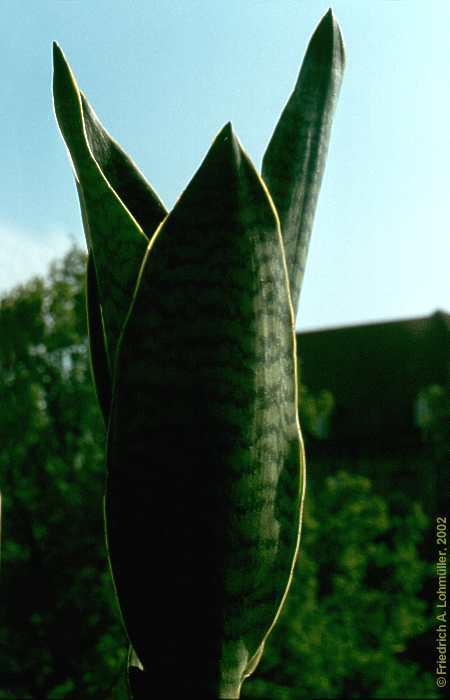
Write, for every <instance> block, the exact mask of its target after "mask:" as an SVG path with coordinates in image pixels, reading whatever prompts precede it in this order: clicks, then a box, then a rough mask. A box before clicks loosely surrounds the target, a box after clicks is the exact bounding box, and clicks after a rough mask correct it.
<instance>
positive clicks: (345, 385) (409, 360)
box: [297, 311, 450, 449]
mask: <svg viewBox="0 0 450 700" xmlns="http://www.w3.org/2000/svg"><path fill="white" fill-rule="evenodd" d="M297 345H298V355H299V367H300V380H301V382H302V384H304V385H305V386H306V387H308V389H309V390H311V391H312V392H318V391H320V390H323V389H327V390H329V391H330V392H331V393H332V395H333V397H334V400H335V411H334V415H333V418H332V421H331V433H330V439H331V440H332V441H333V442H334V443H344V444H345V443H347V444H358V443H359V444H361V443H364V445H365V448H366V449H367V447H370V445H372V446H373V447H379V448H381V449H383V448H387V447H391V446H392V445H398V446H399V447H400V446H401V445H404V444H406V443H409V442H411V441H413V442H414V441H415V442H417V440H418V439H419V438H420V434H419V430H418V428H417V425H416V420H415V407H416V402H417V397H418V394H419V392H420V391H422V390H423V389H424V388H426V387H428V386H430V385H432V384H440V385H442V386H445V385H446V384H447V383H448V380H449V359H450V352H449V350H450V315H449V314H447V313H444V312H442V311H437V312H435V313H434V314H432V315H431V316H429V317H425V318H413V319H408V320H402V321H387V322H384V323H370V324H367V325H359V326H348V327H342V328H333V329H329V330H319V331H310V332H304V333H300V334H298V336H297Z"/></svg>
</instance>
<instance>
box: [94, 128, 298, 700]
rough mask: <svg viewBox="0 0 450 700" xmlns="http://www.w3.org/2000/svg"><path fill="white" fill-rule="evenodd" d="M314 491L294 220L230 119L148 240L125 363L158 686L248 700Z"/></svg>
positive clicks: (116, 541)
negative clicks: (306, 501) (287, 235)
mask: <svg viewBox="0 0 450 700" xmlns="http://www.w3.org/2000/svg"><path fill="white" fill-rule="evenodd" d="M303 492H304V460H303V448H302V441H301V435H300V429H299V424H298V418H297V381H296V348H295V332H294V320H293V311H292V305H291V301H290V295H289V285H288V279H287V270H286V264H285V259H284V254H283V247H282V240H281V233H280V229H279V222H278V219H277V215H276V212H275V209H274V207H273V203H272V202H271V199H270V196H269V195H268V192H267V190H266V188H265V186H264V184H263V183H262V181H261V179H260V177H259V175H258V174H257V172H256V171H255V169H254V167H253V165H252V164H251V162H250V160H249V158H248V156H247V155H246V154H245V153H244V152H243V150H242V148H241V146H240V144H239V142H238V141H237V139H236V137H235V136H234V134H233V131H232V129H231V126H230V125H227V126H226V127H225V128H224V129H223V130H222V132H221V133H220V134H219V136H218V137H217V138H216V140H215V142H214V143H213V145H212V147H211V149H210V151H209V153H208V155H207V157H206V159H205V161H204V162H203V164H202V166H201V167H200V169H199V170H198V172H197V173H196V175H195V176H194V178H193V180H192V181H191V183H190V185H189V186H188V188H187V189H186V191H185V192H184V193H183V195H182V196H181V198H180V199H179V200H178V202H177V204H176V206H175V208H174V210H173V211H172V212H171V214H170V215H169V216H168V217H167V219H166V220H165V221H164V223H163V224H162V226H161V227H160V229H159V231H158V232H157V234H156V235H155V237H154V238H153V240H152V242H151V244H150V246H149V249H148V251H147V254H146V259H145V261H144V263H143V266H142V270H141V273H140V279H139V282H138V286H137V291H136V295H135V298H134V302H133V304H132V307H131V310H130V313H129V316H128V319H127V321H126V323H125V326H124V332H123V335H122V338H121V343H120V347H119V353H118V359H117V368H116V375H115V390H114V396H113V406H112V415H111V423H110V428H109V436H108V477H107V490H106V503H105V512H106V523H107V539H108V550H109V554H110V562H111V567H112V571H113V575H114V580H115V585H116V590H117V594H118V599H119V602H120V606H121V610H122V614H123V618H124V621H125V624H126V627H127V631H128V634H129V637H130V640H131V642H132V644H133V647H134V648H135V650H136V652H137V654H138V656H139V658H140V659H141V661H142V663H143V665H144V668H145V669H146V671H148V677H149V682H150V683H151V679H152V678H162V677H166V678H170V687H171V691H173V692H174V693H175V694H177V691H178V692H179V693H180V694H181V693H189V691H192V692H193V693H194V694H195V695H197V696H202V693H213V694H215V696H216V697H222V698H229V697H238V695H239V689H240V686H241V684H242V681H243V679H244V677H245V676H246V675H247V674H248V673H249V672H250V671H251V670H252V667H254V666H255V665H256V662H257V658H258V654H259V652H260V650H261V646H262V644H263V642H264V640H265V638H266V636H267V634H268V633H269V631H270V629H271V627H272V626H273V624H274V621H275V619H276V616H277V614H278V611H279V609H280V607H281V605H282V602H283V599H284V596H285V594H286V591H287V588H288V585H289V582H290V577H291V574H292V567H293V563H294V560H295V557H296V553H297V548H298V542H299V531H300V522H301V507H302V502H303ZM193 635H195V639H196V640H197V641H196V642H194V641H193Z"/></svg>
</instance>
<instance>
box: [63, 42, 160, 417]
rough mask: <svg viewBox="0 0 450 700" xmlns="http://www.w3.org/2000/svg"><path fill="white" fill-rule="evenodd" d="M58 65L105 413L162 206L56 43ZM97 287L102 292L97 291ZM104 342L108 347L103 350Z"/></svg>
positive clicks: (93, 350)
mask: <svg viewBox="0 0 450 700" xmlns="http://www.w3.org/2000/svg"><path fill="white" fill-rule="evenodd" d="M53 60H54V76H53V96H54V106H55V113H56V117H57V120H58V125H59V127H60V129H61V133H62V135H63V138H64V140H65V142H66V145H67V148H68V150H69V153H70V156H71V160H72V164H73V167H74V171H75V176H76V180H77V188H78V193H79V197H80V204H81V209H82V216H83V224H84V229H85V233H86V238H87V243H88V250H89V255H92V257H93V264H94V268H95V275H94V274H93V271H92V270H91V274H90V279H89V284H90V294H89V299H88V304H91V303H94V301H93V300H95V303H99V304H100V307H101V309H100V310H98V309H97V310H95V309H94V310H92V309H91V310H89V311H88V313H89V315H90V318H91V322H90V331H91V334H93V339H92V340H91V357H92V365H93V369H94V374H95V383H96V385H98V384H99V382H101V383H103V386H101V387H99V386H97V393H98V395H99V397H100V396H102V397H103V399H102V400H101V403H102V408H103V411H105V409H106V406H107V404H108V401H107V394H108V390H107V387H105V384H104V378H105V377H106V376H110V368H111V367H112V366H113V364H114V358H115V353H116V348H117V343H118V339H119V335H120V332H121V330H122V325H123V322H124V320H125V317H126V314H127V312H128V309H129V306H130V302H131V299H132V296H133V292H134V288H135V284H136V280H137V276H138V272H139V268H140V265H141V263H142V260H143V257H144V253H145V250H146V247H147V244H148V238H149V237H150V236H151V235H152V234H153V233H154V231H155V229H156V227H157V225H158V224H159V222H160V221H161V219H162V218H163V217H164V215H165V209H164V207H163V205H162V204H161V203H160V201H159V200H158V198H157V196H156V195H155V193H154V192H153V190H152V189H151V187H150V186H149V185H148V184H147V183H146V182H145V180H144V178H143V176H142V175H141V173H140V172H139V171H138V170H137V168H136V166H135V165H134V164H133V163H132V161H131V160H130V158H129V157H128V156H127V155H126V154H125V153H124V152H123V151H122V149H121V148H120V147H119V146H118V144H116V143H115V141H114V140H113V139H111V137H110V136H109V135H108V134H107V132H106V131H105V129H104V128H103V127H102V126H101V125H100V122H99V121H98V119H97V117H96V116H95V114H94V112H93V110H92V108H91V107H90V106H89V104H88V102H87V100H86V98H85V97H84V96H81V94H80V91H79V89H78V86H77V83H76V81H75V78H74V76H73V74H72V72H71V70H70V67H69V65H68V63H67V61H66V59H65V57H64V54H63V53H62V51H61V49H60V48H59V46H58V45H57V44H54V46H53ZM136 217H138V218H136ZM143 227H144V228H145V230H146V232H147V234H145V233H144V230H143ZM96 285H97V286H98V289H94V287H95V286H96ZM100 318H102V319H103V324H104V328H103V329H100V328H97V329H94V328H93V324H95V323H97V321H98V319H100ZM103 331H104V332H103ZM101 337H103V338H104V342H105V348H104V351H103V350H101V345H100V338H101ZM95 355H96V357H95ZM105 359H106V360H107V364H108V367H106V368H105V366H104V363H105ZM96 368H98V370H97V371H96ZM109 393H110V392H109Z"/></svg>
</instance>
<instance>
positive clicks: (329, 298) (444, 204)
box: [0, 0, 450, 330]
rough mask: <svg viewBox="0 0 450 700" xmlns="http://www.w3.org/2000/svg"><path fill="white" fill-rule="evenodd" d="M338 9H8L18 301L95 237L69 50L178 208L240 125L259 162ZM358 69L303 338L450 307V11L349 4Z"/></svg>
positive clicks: (4, 150)
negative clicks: (57, 262)
mask: <svg viewBox="0 0 450 700" xmlns="http://www.w3.org/2000/svg"><path fill="white" fill-rule="evenodd" d="M329 6H330V3H329V2H325V1H324V2H322V0H167V2H166V1H164V0H133V1H131V0H127V1H125V0H114V2H111V0H96V1H95V2H90V1H88V0H39V2H37V1H36V2H34V1H31V0H30V1H28V0H27V1H26V0H0V10H1V16H2V17H3V18H5V17H7V21H3V22H2V23H1V26H0V66H1V68H0V70H1V72H2V88H3V89H2V97H3V98H2V101H1V107H0V110H1V125H2V129H1V133H0V148H1V154H2V155H1V158H0V180H1V183H2V186H1V188H0V241H1V245H0V291H1V292H3V291H5V290H8V289H9V288H11V287H12V286H13V285H14V284H16V283H18V282H21V281H25V280H26V279H28V278H29V277H30V276H31V275H32V274H35V273H43V272H45V270H46V268H47V265H48V262H49V261H50V260H51V259H52V258H55V257H58V256H60V255H61V254H62V253H63V252H64V251H65V250H66V249H67V248H68V246H69V245H70V243H71V241H74V240H75V241H77V242H78V243H80V244H84V243H83V241H84V237H83V232H82V225H81V217H80V214H79V208H78V200H77V196H76V189H75V184H74V181H73V176H72V172H71V168H70V165H69V161H68V158H67V155H66V151H65V148H64V145H63V143H62V140H61V137H60V135H59V132H58V130H57V127H56V123H55V119H54V115H53V111H52V104H51V77H52V65H51V44H52V41H53V40H57V41H58V43H59V44H60V45H61V47H62V48H63V50H64V52H65V54H66V56H67V58H68V60H69V61H70V63H71V65H72V68H73V70H74V72H75V75H76V77H77V80H78V82H79V84H80V87H81V88H82V89H83V90H84V92H85V93H86V95H87V96H88V98H89V100H90V102H91V104H92V105H93V107H94V109H95V111H96V112H97V114H98V116H99V117H100V119H101V120H102V122H103V124H104V125H105V127H106V128H107V129H108V130H109V131H110V133H111V134H112V135H113V136H114V137H115V138H116V140H118V141H119V143H120V144H121V145H122V146H123V147H124V148H125V150H127V151H128V153H129V154H130V155H131V156H132V157H133V159H134V160H135V161H136V162H137V164H138V165H139V167H140V168H141V170H142V171H143V172H144V174H145V175H146V177H147V179H148V180H149V181H150V182H151V184H152V186H153V187H154V188H155V189H156V191H157V192H158V193H159V195H160V196H161V198H162V199H163V201H164V203H165V204H166V206H167V207H169V208H170V207H171V206H172V205H173V204H174V202H175V200H176V198H177V197H178V196H179V194H180V193H181V192H182V190H183V189H184V188H185V187H186V185H187V183H188V182H189V180H190V179H191V177H192V175H193V173H194V172H195V170H196V169H197V167H198V165H199V164H200V162H201V160H202V159H203V157H204V155H205V154H206V151H207V150H208V148H209V146H210V144H211V141H212V139H213V138H214V136H215V134H216V133H217V132H218V131H219V129H220V128H221V127H222V126H223V125H224V124H225V123H226V122H227V121H229V120H231V121H232V123H233V127H234V129H235V131H236V132H237V134H238V136H239V138H240V140H241V142H242V144H243V145H244V148H245V149H246V150H247V152H248V153H249V154H250V156H251V157H252V159H253V161H254V162H255V164H256V165H257V167H258V168H259V167H260V165H261V160H262V156H263V153H264V150H265V148H266V145H267V143H268V141H269V138H270V136H271V133H272V131H273V129H274V127H275V124H276V122H277V120H278V117H279V115H280V113H281V109H282V107H283V106H284V104H285V102H286V100H287V98H288V97H289V94H290V92H291V90H292V88H293V85H294V82H295V80H296V78H297V74H298V71H299V68H300V64H301V61H302V58H303V55H304V51H305V49H306V45H307V42H308V40H309V37H310V35H311V33H312V32H313V30H314V28H315V27H316V25H317V23H318V21H319V20H320V18H321V16H322V15H323V14H324V13H325V12H326V10H327V9H328V7H329ZM332 7H333V10H334V12H335V14H336V17H337V18H338V20H339V22H340V25H341V28H342V32H343V35H344V40H345V43H346V48H347V70H346V74H345V77H344V83H343V87H342V91H341V96H340V101H339V104H338V109H337V112H336V115H335V121H334V127H333V133H332V139H331V145H330V152H329V157H328V163H327V169H326V173H325V177H324V181H323V186H322V191H321V195H320V199H319V205H318V209H317V215H316V221H315V226H314V230H313V235H312V241H311V247H310V253H309V259H308V263H307V270H306V276H305V282H304V287H303V291H302V297H301V301H300V307H299V315H298V327H299V328H300V329H305V330H306V329H311V328H321V327H329V326H339V325H347V324H351V323H360V322H370V321H377V320H383V319H392V318H395V319H396V318H407V317H412V316H420V315H427V314H430V313H432V312H433V311H434V310H435V309H437V308H441V309H447V310H448V308H449V306H450V304H449V300H450V283H449V261H450V255H449V254H450V243H449V241H450V237H449V223H448V222H449V214H450V197H449V189H450V177H449V164H450V137H449V124H450V81H449V66H450V46H449V40H448V36H449V35H448V31H449V26H450V3H449V2H448V0H431V1H429V2H425V1H422V0H336V1H335V2H334V3H333V4H332Z"/></svg>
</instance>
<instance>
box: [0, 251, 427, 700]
mask: <svg viewBox="0 0 450 700" xmlns="http://www.w3.org/2000/svg"><path fill="white" fill-rule="evenodd" d="M84 267H85V255H84V254H83V253H82V252H81V251H79V250H77V249H75V248H74V249H72V250H71V251H70V252H69V253H68V255H67V256H66V257H65V258H64V259H63V260H62V261H59V262H57V263H55V264H54V265H53V267H52V268H51V271H50V274H49V277H48V279H46V280H42V279H38V278H37V279H34V280H31V281H30V282H29V283H28V284H26V285H24V286H22V287H19V288H17V289H15V290H13V291H12V292H11V293H9V294H7V295H5V296H4V297H3V298H2V299H1V300H0V386H1V389H0V391H1V396H2V401H1V402H0V431H1V440H0V489H1V491H2V495H3V506H4V514H3V542H2V545H3V546H2V561H1V575H2V580H1V583H2V601H3V605H2V606H1V608H0V700H3V699H5V700H7V699H8V700H9V698H11V700H12V699H13V698H14V699H15V698H17V697H20V698H32V699H33V700H40V699H41V698H42V699H43V698H46V699H47V698H50V699H51V698H54V699H55V700H56V699H57V698H68V699H69V700H70V698H80V697H83V698H86V699H88V698H94V697H95V698H96V699H99V700H113V699H114V700H125V698H127V694H126V690H125V686H124V669H125V655H126V652H127V640H126V638H125V635H124V632H123V629H122V627H121V624H120V621H119V617H118V610H117V604H116V600H115V595H114V591H113V587H112V583H111V577H110V573H109V570H108V564H107V556H106V547H105V543H104V531H103V503H102V500H103V490H104V478H105V467H104V426H103V424H102V418H101V416H100V413H99V410H98V407H97V401H96V398H95V395H94V391H93V389H92V382H91V377H90V370H89V358H88V350H87V340H86V325H85V298H84ZM434 393H436V392H434ZM433 395H434V394H433ZM439 395H440V394H439ZM302 396H303V401H304V411H303V414H302V424H303V425H304V427H305V430H306V433H307V435H308V434H310V435H312V436H315V437H316V438H317V436H320V435H324V434H325V433H326V430H325V428H326V423H327V420H328V418H329V414H330V411H331V410H332V398H331V397H330V396H329V395H326V394H324V393H322V394H319V395H317V396H316V395H311V394H310V393H308V392H307V391H306V390H303V393H302ZM439 405H440V404H439ZM439 415H440V414H439ZM439 425H440V423H439ZM439 435H440V433H439ZM308 464H309V473H310V474H311V475H312V476H311V478H310V479H309V481H310V484H309V488H308V492H307V499H306V514H305V521H304V526H303V535H302V543H301V549H302V551H301V557H300V559H299V565H298V567H297V570H296V572H295V577H294V582H293V586H292V589H291V592H290V594H289V596H288V602H287V606H286V609H285V610H284V612H283V614H282V616H281V618H280V621H279V623H278V624H277V626H276V627H275V629H274V631H273V633H272V635H271V637H270V638H269V640H268V642H267V645H266V651H265V653H264V655H263V659H262V662H261V664H260V667H259V668H258V669H257V671H256V672H255V675H254V677H253V678H251V679H250V680H249V681H247V683H246V684H244V689H243V696H244V697H248V698H265V699H266V700H268V699H269V698H270V699H271V700H300V699H301V698H309V697H330V698H333V697H361V696H363V697H366V696H368V695H371V696H372V697H379V698H383V697H398V698H401V697H405V698H412V697H424V698H425V697H428V698H432V697H436V695H435V694H433V693H434V688H433V683H432V679H430V677H429V676H428V675H427V674H426V673H425V672H424V669H423V668H422V667H421V666H420V665H419V664H418V663H416V664H414V663H412V662H411V661H410V660H409V651H408V650H409V642H410V641H411V640H413V639H414V638H415V636H416V635H418V634H419V633H423V632H424V630H425V631H426V630H427V627H429V626H430V623H429V622H428V621H427V620H428V619H429V616H428V618H426V616H425V612H426V610H425V603H424V602H423V601H422V599H421V596H420V591H421V587H422V585H423V582H424V580H426V576H427V572H428V569H427V564H426V562H424V561H423V560H422V559H421V558H420V557H419V554H418V548H419V546H420V543H421V541H422V536H423V532H424V528H425V527H426V518H425V517H424V515H423V512H422V510H421V508H420V507H419V506H418V505H415V504H409V503H405V502H403V505H402V504H401V503H400V504H399V506H398V508H397V509H395V508H393V507H391V506H390V505H389V506H388V503H387V499H386V498H384V497H382V496H381V495H379V494H376V493H374V491H373V488H372V485H371V482H370V481H369V480H368V479H366V478H363V477H360V476H354V475H349V474H348V473H345V472H340V473H338V474H336V475H335V476H333V477H330V478H328V479H326V480H325V481H324V480H323V479H321V478H320V474H319V473H318V470H317V469H316V467H315V466H314V464H313V459H312V458H310V459H309V460H308Z"/></svg>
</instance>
